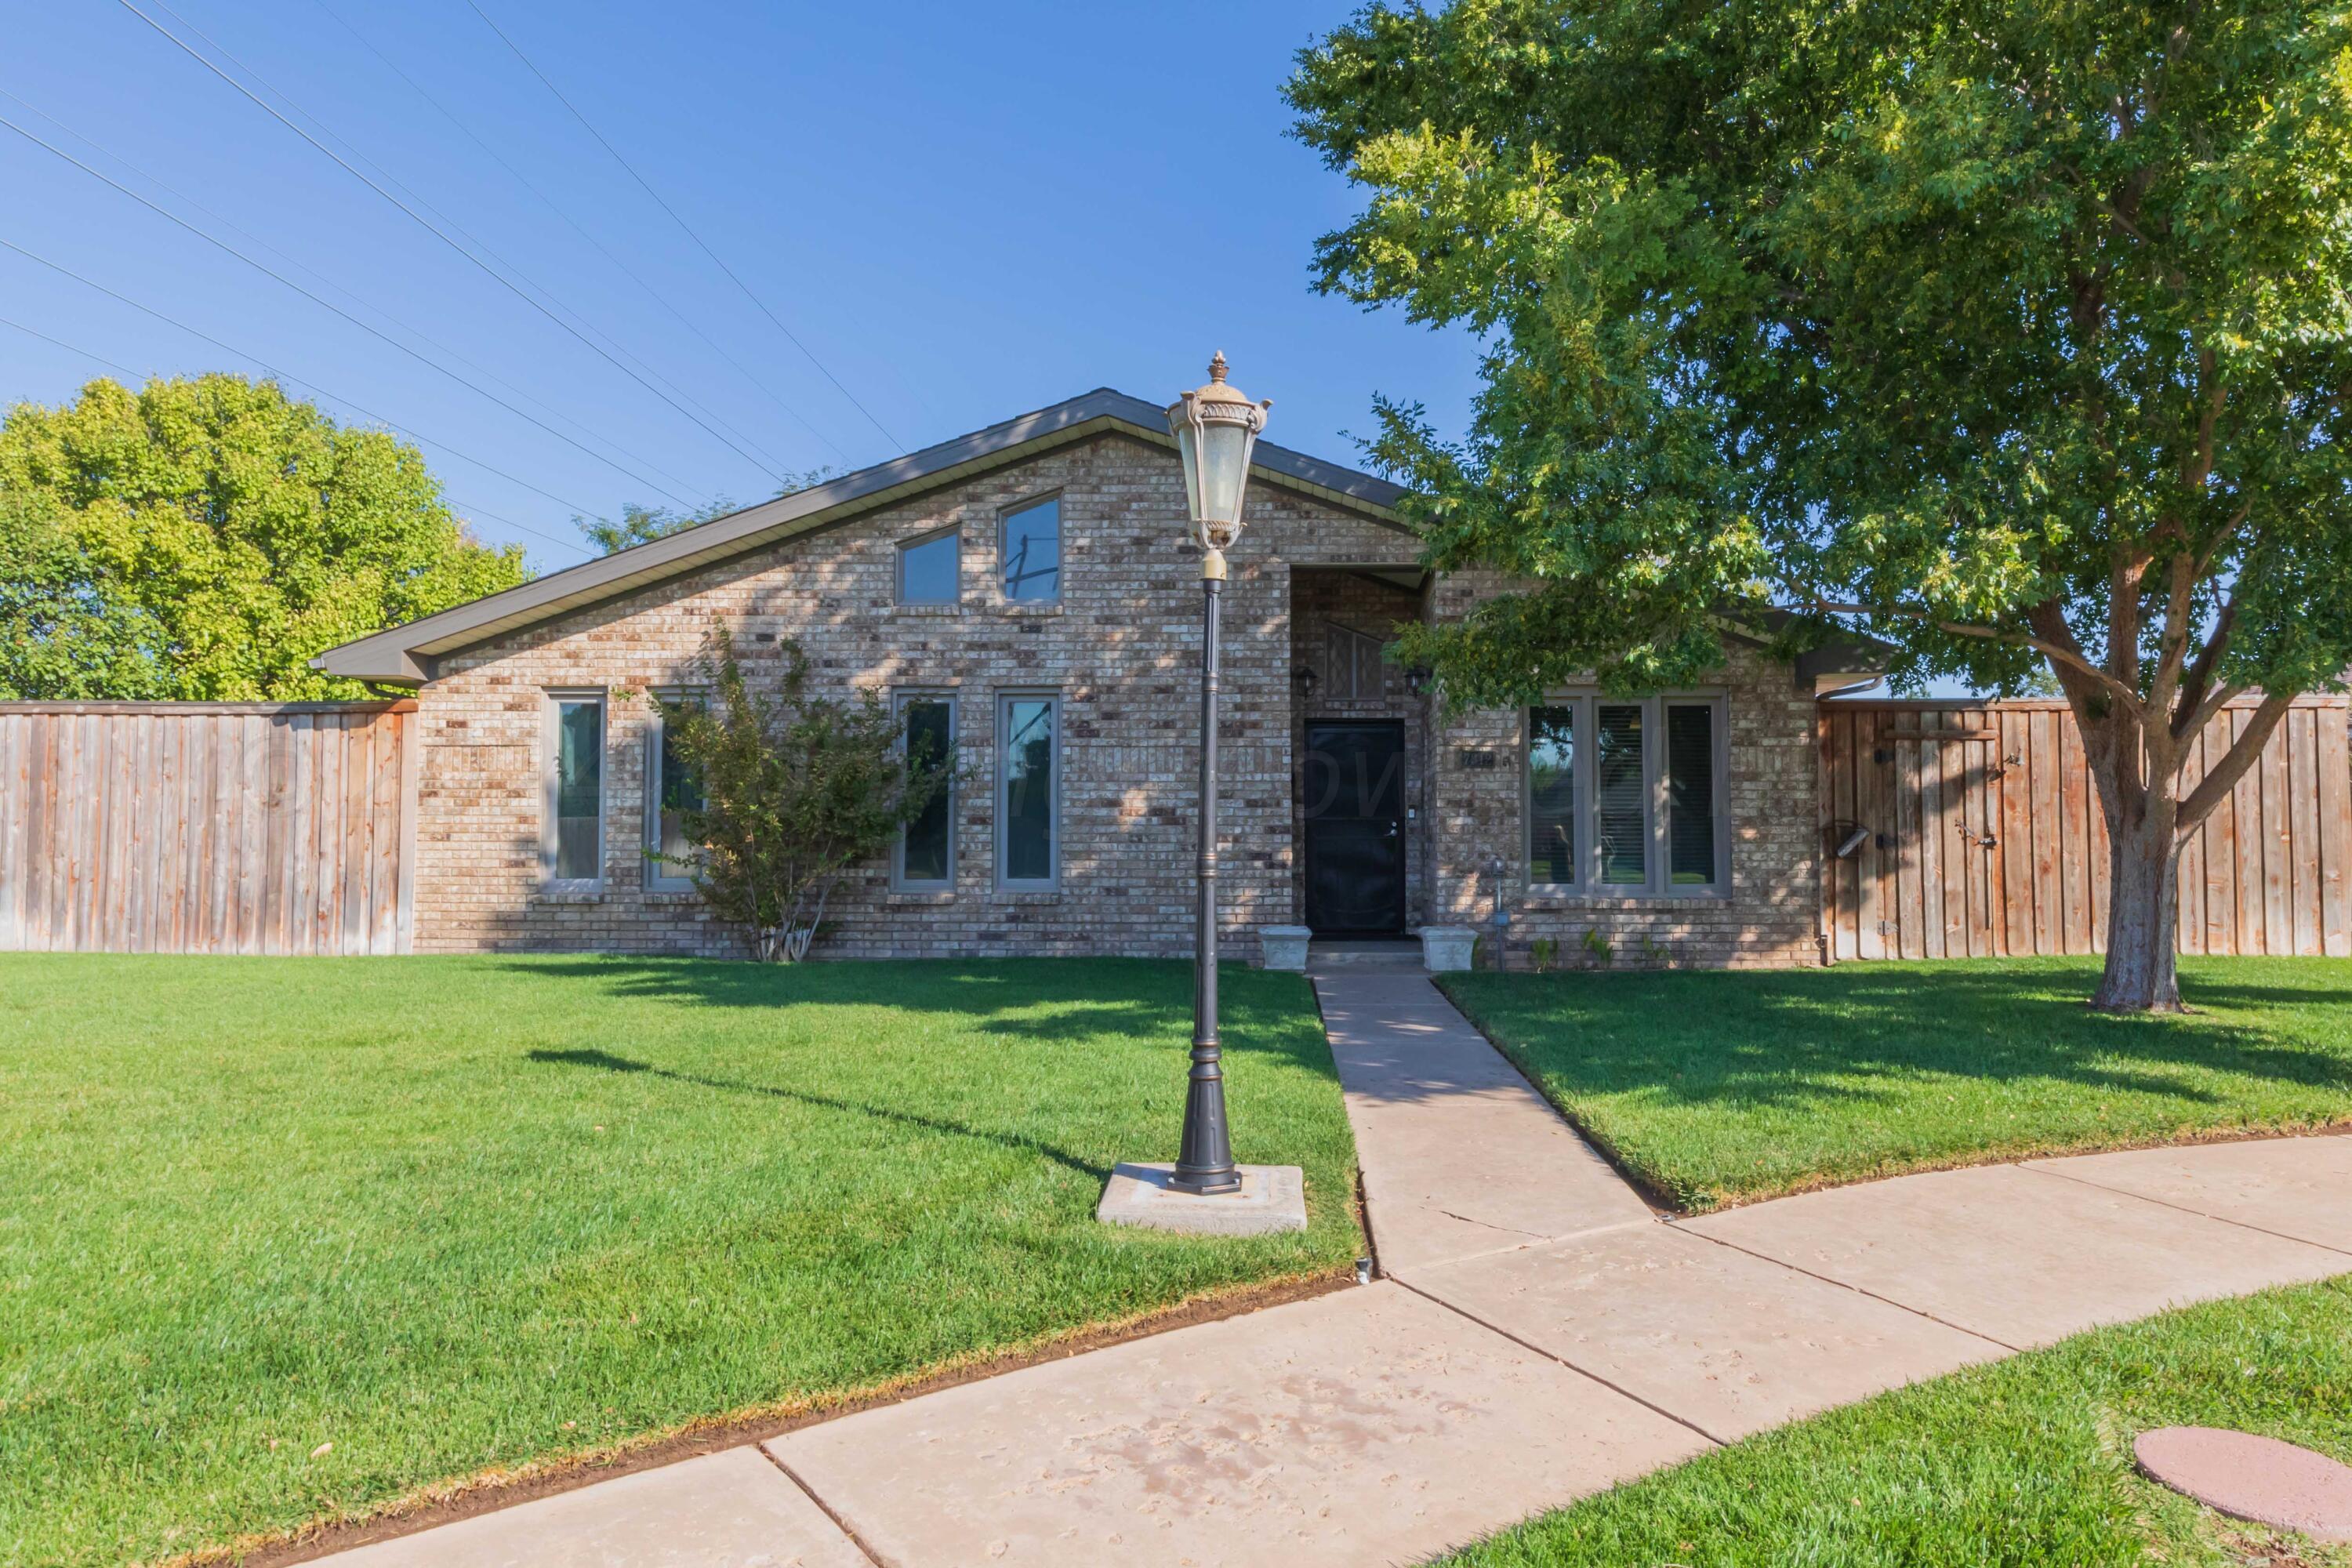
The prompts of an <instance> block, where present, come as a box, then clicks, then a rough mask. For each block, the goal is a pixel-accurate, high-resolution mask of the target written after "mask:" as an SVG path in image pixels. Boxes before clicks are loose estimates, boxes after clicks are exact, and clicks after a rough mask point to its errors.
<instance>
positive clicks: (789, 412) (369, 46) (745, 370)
mask: <svg viewBox="0 0 2352 1568" xmlns="http://www.w3.org/2000/svg"><path fill="white" fill-rule="evenodd" d="M311 4H313V5H317V6H318V7H319V9H320V10H321V11H324V12H325V13H326V14H327V15H328V16H330V17H331V18H333V20H334V21H335V23H336V24H337V25H338V26H341V28H342V29H343V31H345V32H347V33H349V34H350V35H351V36H352V37H353V38H356V39H357V40H359V44H360V47H362V48H363V49H365V50H367V52H368V53H370V54H372V55H373V56H374V57H375V58H377V59H378V60H380V61H382V62H383V67H384V68H385V69H387V70H389V71H391V72H392V74H393V75H394V76H396V77H398V78H399V79H401V80H402V81H404V82H405V83H407V84H408V87H409V89H410V90H411V91H413V92H415V94H416V96H417V97H419V98H421V99H423V100H425V102H426V103H428V104H430V105H431V106H432V107H433V109H434V110H436V112H437V113H439V114H440V116H441V118H442V119H444V120H446V121H448V122H449V123H450V124H451V125H454V126H456V127H457V130H458V132H460V133H461V134H463V135H464V136H465V138H466V139H467V141H469V142H472V143H473V144H474V145H475V146H477V147H479V148H480V149H481V150H482V151H483V152H484V153H487V154H488V156H489V158H490V160H491V162H493V163H497V164H498V166H499V168H501V169H504V170H505V171H506V172H507V174H509V175H510V176H512V178H513V179H514V182H515V183H516V184H519V185H520V186H521V187H522V188H523V189H524V190H526V191H529V192H530V194H531V195H534V196H536V197H538V198H539V200H540V203H541V205H544V206H545V207H546V208H547V210H548V211H550V212H551V213H553V214H554V215H555V216H557V217H559V218H562V220H563V222H564V223H565V225H566V226H569V227H570V228H571V230H572V233H574V234H576V235H578V236H579V237H581V238H582V239H584V240H586V241H587V242H588V243H589V245H590V246H592V247H594V249H595V252H596V254H597V255H599V256H601V257H603V258H604V259H605V260H607V261H609V262H611V263H612V264H613V265H614V267H615V268H618V269H619V270H620V271H621V273H622V274H623V275H624V276H625V277H626V278H627V279H629V281H630V282H632V283H635V285H636V286H637V287H638V288H639V289H643V290H644V291H645V293H646V297H647V298H649V299H651V300H653V301H654V303H656V305H659V306H660V307H661V308H662V309H663V310H667V311H668V312H669V313H670V316H671V317H672V319H674V320H675V321H677V323H678V325H680V326H682V327H684V328H685V329H686V330H687V331H689V332H692V333H693V334H694V335H695V336H696V337H698V338H699V339H701V340H702V342H703V343H704V345H705V346H706V347H708V348H709V350H710V352H711V353H715V354H717V355H718V356H719V358H720V359H722V360H725V361H726V362H727V363H728V364H729V365H730V366H731V367H732V368H733V369H734V371H735V373H736V374H738V375H740V376H741V377H742V378H743V379H744V381H745V382H747V383H748V384H751V386H753V387H755V388H757V389H758V390H759V391H760V392H761V393H762V394H764V395H766V396H767V398H768V401H770V402H771V403H773V404H774V405H776V406H777V407H778V408H780V409H782V410H783V412H784V414H785V416H787V417H789V418H790V419H791V420H793V423H795V424H797V425H798V426H800V427H801V428H802V429H803V430H805V431H807V432H808V433H809V434H810V435H811V436H814V437H816V438H817V439H818V440H819V441H821V442H823V443H824V445H825V446H826V447H829V448H830V449H831V450H832V452H833V454H834V456H835V457H837V458H841V459H842V460H843V461H844V462H847V461H848V460H849V454H848V453H846V452H845V451H843V450H842V449H841V447H840V446H839V445H838V444H836V443H835V441H834V439H833V437H830V436H827V435H826V434H825V433H824V431H822V430H820V429H818V428H817V427H816V426H814V425H812V424H810V423H809V422H808V420H807V419H806V418H805V417H803V416H802V414H801V412H800V410H798V409H796V408H794V407H793V405H791V404H789V403H787V402H785V401H784V399H783V397H782V395H781V394H780V393H778V392H777V391H776V390H775V388H773V387H772V386H770V385H769V384H767V382H765V381H764V380H762V379H761V377H760V376H759V374H757V373H755V372H754V371H752V370H751V368H750V367H749V366H747V365H745V364H744V363H742V362H741V361H740V360H738V359H737V358H736V357H735V356H734V355H733V354H731V353H728V352H727V350H726V348H725V347H724V346H723V345H721V344H720V343H719V341H718V340H717V339H716V338H713V337H712V336H711V335H710V334H709V332H706V331H703V330H702V329H701V328H700V327H698V326H697V325H696V324H695V323H694V321H692V320H691V319H690V318H688V316H687V315H686V313H685V312H684V311H682V310H679V309H678V308H677V306H676V305H674V304H672V303H670V301H669V300H668V298H667V296H666V295H664V294H663V293H662V292H661V290H659V289H656V288H655V287H654V286H653V285H652V284H651V283H648V282H646V279H644V278H643V277H642V276H640V275H639V273H638V272H637V270H636V268H633V267H631V266H630V265H629V264H628V263H627V262H625V261H624V260H622V259H621V258H619V257H618V256H615V255H614V253H613V252H612V251H611V250H610V249H608V248H607V247H605V245H604V241H603V240H601V239H598V238H597V237H595V235H593V233H591V232H589V230H588V229H587V228H586V227H585V226H583V225H582V224H581V222H580V221H579V220H578V219H577V218H574V217H573V216H572V215H571V214H570V213H569V212H567V211H565V210H564V208H563V207H562V205H559V204H558V203H557V202H556V200H555V198H554V197H552V196H551V195H548V194H547V193H546V192H545V191H543V190H541V188H540V187H539V186H538V185H537V184H534V183H533V182H532V181H531V179H530V176H529V175H527V174H524V173H523V172H522V171H521V170H520V169H518V168H516V167H515V166H514V165H513V164H512V163H509V162H507V159H506V155H505V154H504V153H500V152H499V150H498V149H497V148H496V147H494V146H492V145H491V144H490V143H489V142H486V141H484V140H483V139H482V138H481V136H480V135H478V133H476V132H475V131H474V129H473V127H471V126H469V125H467V123H466V122H465V121H463V120H460V119H459V118H458V117H457V113H456V112H455V111H454V110H451V109H450V108H449V107H448V106H447V105H446V104H444V103H443V102H442V101H441V100H439V99H437V98H436V97H434V96H433V94H432V93H431V92H429V91H428V90H426V89H425V86H424V84H423V83H421V82H419V81H418V80H417V79H415V77H413V76H411V75H409V74H408V73H407V72H406V71H404V70H403V69H402V68H400V65H399V63H398V62H397V61H395V60H394V59H393V58H392V57H391V56H389V55H387V54H385V53H384V52H383V50H382V49H380V48H378V47H375V45H374V44H373V42H372V41H370V39H369V38H368V36H367V35H366V34H364V33H362V32H361V31H360V30H359V28H358V27H356V26H352V23H351V21H350V20H349V19H348V18H346V17H345V16H343V14H342V13H341V12H340V11H338V10H336V9H335V8H334V7H333V6H331V5H328V4H327V0H311ZM222 52H223V53H225V54H226V52H227V51H226V50H223V51H222ZM486 248H487V247H486ZM705 412H706V413H708V412H709V410H707V409H706V410H705ZM711 417H712V418H713V419H718V418H719V416H717V415H716V414H713V415H711ZM719 423H720V424H722V425H725V424H726V423H727V422H726V421H725V420H723V419H720V420H719ZM728 428H729V429H730V430H733V429H734V426H731V425H730V426H728ZM735 434H737V435H739V436H741V435H742V434H743V433H742V432H741V431H740V430H736V431H735ZM743 438H744V439H745V440H747V441H749V440H751V437H748V436H744V437H743ZM752 444H753V445H754V446H757V445H758V443H757V442H753V443H752ZM762 450H764V448H762Z"/></svg>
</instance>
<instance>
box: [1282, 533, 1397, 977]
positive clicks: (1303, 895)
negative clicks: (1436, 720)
mask: <svg viewBox="0 0 2352 1568" xmlns="http://www.w3.org/2000/svg"><path fill="white" fill-rule="evenodd" d="M1426 587H1427V584H1426V577H1425V574H1423V572H1422V571H1420V569H1419V568H1417V567H1413V566H1410V565H1395V564H1365V565H1351V566H1316V567H1295V568H1293V570H1292V574H1291V622H1290V675H1291V737H1290V739H1291V813H1292V823H1291V826H1292V836H1293V842H1294V843H1295V844H1296V845H1297V854H1296V856H1295V857H1294V859H1293V869H1294V878H1293V910H1294V912H1293V916H1292V918H1293V920H1294V921H1296V922H1297V924H1300V925H1303V926H1305V927H1307V929H1308V930H1309V931H1312V932H1313V933H1314V935H1315V937H1316V939H1317V941H1318V942H1380V941H1383V940H1389V941H1396V940H1402V938H1404V937H1405V935H1406V934H1407V933H1408V932H1410V931H1415V930H1417V929H1419V927H1420V926H1421V925H1422V924H1423V921H1424V920H1425V919H1426V918H1427V915H1428V911H1429V907H1430V898H1429V846H1430V836H1429V831H1428V825H1429V788H1428V786H1429V766H1430V750H1429V737H1430V716H1431V707H1430V697H1429V694H1428V692H1427V690H1426V682H1425V681H1424V680H1423V679H1422V678H1421V676H1420V674H1419V672H1417V671H1413V670H1409V669H1406V668H1402V666H1400V665H1398V664H1396V663H1394V662H1393V661H1391V660H1390V659H1389V658H1385V657H1384V649H1385V647H1386V645H1387V644H1388V643H1389V642H1390V641H1391V640H1392V639H1393V638H1394V637H1395V636H1396V632H1397V629H1398V627H1399V626H1402V625H1403V624H1405V623H1409V622H1412V621H1415V620H1418V619H1420V618H1421V617H1422V616H1423V614H1424V613H1425V607H1426V602H1427V595H1426Z"/></svg>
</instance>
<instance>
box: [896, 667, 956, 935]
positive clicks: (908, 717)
mask: <svg viewBox="0 0 2352 1568" xmlns="http://www.w3.org/2000/svg"><path fill="white" fill-rule="evenodd" d="M898 719H899V722H900V723H901V724H902V725H903V726H905V735H906V744H907V762H908V766H909V767H911V768H918V769H935V768H950V767H953V766H954V765H955V702H954V700H953V699H951V698H949V697H945V696H928V695H922V696H907V697H902V698H900V699H899V700H898ZM954 794H955V786H954V785H953V784H949V785H948V786H947V787H946V788H944V789H942V790H940V792H939V793H938V794H937V795H933V796H931V798H930V801H929V804H928V805H925V806H924V807H923V810H922V813H921V815H919V816H916V817H915V818H914V819H913V820H911V821H909V822H908V824H907V825H906V826H904V827H902V828H900V829H899V830H898V855H897V857H896V860H897V863H896V864H895V865H894V866H893V867H892V868H891V870H892V873H893V875H894V877H895V879H896V880H897V881H898V886H900V887H902V888H948V887H952V886H954V884H955V802H954V800H953V799H952V798H951V797H952V796H953V795H954Z"/></svg>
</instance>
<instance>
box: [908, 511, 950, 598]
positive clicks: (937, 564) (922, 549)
mask: <svg viewBox="0 0 2352 1568" xmlns="http://www.w3.org/2000/svg"><path fill="white" fill-rule="evenodd" d="M962 593H963V539H962V535H961V533H960V532H959V531H957V530H955V529H952V528H950V529H942V530H941V531H939V532H937V533H927V534H925V535H923V536H922V537H921V538H919V539H909V540H908V541H907V542H904V543H902V544H900V545H899V546H898V603H900V604H902V605H952V604H954V603H955V602H956V601H957V600H958V599H959V598H961V596H962Z"/></svg>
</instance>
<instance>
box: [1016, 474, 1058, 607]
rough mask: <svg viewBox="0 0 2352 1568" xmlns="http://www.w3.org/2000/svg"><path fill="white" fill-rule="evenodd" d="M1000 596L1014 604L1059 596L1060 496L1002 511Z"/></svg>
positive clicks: (1039, 601)
mask: <svg viewBox="0 0 2352 1568" xmlns="http://www.w3.org/2000/svg"><path fill="white" fill-rule="evenodd" d="M1002 560H1003V563H1004V596H1005V597H1006V598H1008V599H1011V600H1013V602H1014V603H1015V604H1031V603H1045V602H1050V601H1052V600H1055V599H1058V598H1060V597H1061V596H1062V498H1061V497H1059V496H1048V497H1046V498H1045V500H1041V501H1035V502H1033V503H1032V504H1030V505H1028V506H1024V507H1023V508H1021V509H1020V510H1017V511H1008V512H1006V513H1005V514H1004V540H1003V556H1002Z"/></svg>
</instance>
